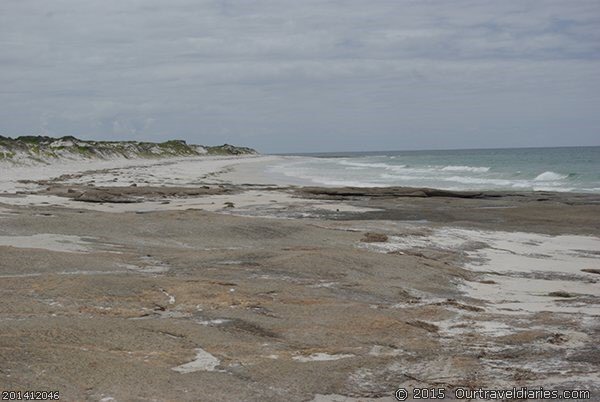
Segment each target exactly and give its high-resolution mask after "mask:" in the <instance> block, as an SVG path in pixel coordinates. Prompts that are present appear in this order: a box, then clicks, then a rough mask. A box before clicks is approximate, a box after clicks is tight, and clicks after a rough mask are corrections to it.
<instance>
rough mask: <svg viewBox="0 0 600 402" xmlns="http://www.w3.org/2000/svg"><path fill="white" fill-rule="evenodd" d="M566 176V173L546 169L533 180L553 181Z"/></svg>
mask: <svg viewBox="0 0 600 402" xmlns="http://www.w3.org/2000/svg"><path fill="white" fill-rule="evenodd" d="M567 177H568V175H566V174H560V173H555V172H551V171H547V172H544V173H541V174H539V175H538V176H537V177H536V178H535V179H534V180H535V181H554V180H562V179H566V178H567Z"/></svg>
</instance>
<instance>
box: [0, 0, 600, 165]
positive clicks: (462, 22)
mask: <svg viewBox="0 0 600 402" xmlns="http://www.w3.org/2000/svg"><path fill="white" fill-rule="evenodd" d="M0 134H1V135H5V136H18V135H51V136H62V135H75V136H77V137H80V138H86V139H104V140H121V139H127V140H146V141H164V140H168V139H184V140H187V141H188V142H190V143H195V144H208V145H216V144H222V143H232V144H237V145H245V146H251V147H254V148H256V149H258V150H260V151H262V152H266V153H268V152H311V151H312V152H325V151H375V150H411V149H450V148H494V147H528V146H572V145H600V1H598V0H564V1H554V0H547V1H542V0H535V1H532V0H502V1H497V0H494V1H486V0H439V1H433V0H347V1H341V0H332V1H315V0H302V1H298V0H274V1H269V0H239V1H230V0H221V1H216V0H215V1H203V0H160V1H159V0H95V1H93V0H90V1H81V0H2V1H0Z"/></svg>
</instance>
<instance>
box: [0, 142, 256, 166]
mask: <svg viewBox="0 0 600 402" xmlns="http://www.w3.org/2000/svg"><path fill="white" fill-rule="evenodd" d="M256 153H257V152H256V151H255V150H254V149H251V148H247V147H237V146H233V145H229V144H223V145H218V146H203V145H193V144H188V143H187V142H186V141H183V140H169V141H165V142H143V141H91V140H81V139H79V138H76V137H73V136H64V137H59V138H55V137H48V136H20V137H16V138H10V137H3V136H0V161H10V162H13V163H15V164H21V163H32V162H33V163H50V162H52V161H54V160H58V159H71V160H72V159H112V158H126V159H133V158H172V157H193V156H201V155H252V154H256Z"/></svg>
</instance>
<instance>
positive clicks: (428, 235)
mask: <svg viewBox="0 0 600 402" xmlns="http://www.w3.org/2000/svg"><path fill="white" fill-rule="evenodd" d="M298 162H302V159H301V157H287V156H258V155H252V156H242V157H233V156H227V157H226V156H223V157H193V158H191V157H190V158H175V159H165V160H120V161H103V162H98V163H97V164H94V163H81V162H78V163H71V164H69V163H65V164H64V165H61V166H56V167H48V168H44V169H41V168H39V167H8V166H6V165H3V166H2V167H1V169H2V170H1V173H2V175H1V177H0V257H1V258H0V278H2V286H1V287H0V292H1V296H2V299H3V303H2V304H1V305H0V328H1V330H0V361H2V362H3V364H2V367H0V384H2V389H6V390H8V389H19V390H26V389H29V390H58V391H60V395H61V399H63V400H90V401H130V400H140V401H141V400H157V401H172V400H190V401H192V400H206V401H213V400H223V401H229V400H231V401H233V400H236V401H238V400H245V401H281V400H289V401H330V402H331V401H371V400H372V401H393V400H395V399H394V392H395V391H396V389H398V388H400V387H405V388H407V389H413V388H416V387H427V388H443V389H446V390H447V395H448V396H449V398H448V400H453V399H452V397H451V396H452V392H453V391H452V390H456V389H457V388H460V387H468V388H473V389H477V388H484V389H512V388H513V387H517V388H519V387H529V388H532V389H534V388H537V389H539V388H540V387H543V388H544V389H580V390H590V391H591V392H592V395H594V396H596V397H600V386H599V384H600V375H599V374H598V373H599V372H600V370H599V365H600V354H599V351H598V346H597V340H598V336H599V335H600V324H599V323H600V320H599V319H598V318H599V315H600V283H599V281H600V194H598V193H593V192H592V193H580V192H573V191H548V189H545V190H543V191H526V189H525V190H524V189H519V188H513V189H510V190H508V189H505V188H499V189H493V190H489V191H488V190H481V189H473V190H467V189H462V188H461V189H454V188H448V189H441V190H440V189H431V188H424V187H410V188H409V187H398V186H387V187H386V186H369V187H366V186H360V187H359V186H350V185H348V184H352V183H341V184H340V183H331V184H329V185H328V184H323V183H316V182H311V181H308V180H303V179H302V178H301V177H291V176H286V175H285V174H283V173H281V172H279V173H277V172H276V171H274V170H273V169H272V168H271V167H272V166H279V165H281V164H284V163H285V164H289V163H298ZM354 167H359V166H354ZM403 169H404V168H403ZM450 170H452V169H450ZM455 170H456V169H455ZM446 171H448V170H446ZM475 173H477V174H483V173H486V172H483V171H481V172H475ZM452 174H455V173H452ZM452 177H454V176H452ZM538 177H539V176H538ZM547 177H549V175H546V176H543V177H542V179H544V180H545V179H546V178H547ZM453 180H455V179H453ZM553 180H554V179H553ZM455 181H456V180H455ZM544 183H545V182H544ZM374 184H380V183H374ZM544 185H545V186H546V187H548V186H549V185H548V184H547V183H546V184H544ZM549 187H552V185H550V186H549ZM555 187H556V186H555Z"/></svg>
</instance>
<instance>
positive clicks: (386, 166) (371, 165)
mask: <svg viewBox="0 0 600 402" xmlns="http://www.w3.org/2000/svg"><path fill="white" fill-rule="evenodd" d="M338 163H339V164H340V165H344V166H351V167H360V168H379V169H388V170H394V169H398V168H403V167H406V165H389V164H387V163H380V162H375V163H368V162H350V161H346V160H341V161H339V162H338Z"/></svg>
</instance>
